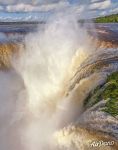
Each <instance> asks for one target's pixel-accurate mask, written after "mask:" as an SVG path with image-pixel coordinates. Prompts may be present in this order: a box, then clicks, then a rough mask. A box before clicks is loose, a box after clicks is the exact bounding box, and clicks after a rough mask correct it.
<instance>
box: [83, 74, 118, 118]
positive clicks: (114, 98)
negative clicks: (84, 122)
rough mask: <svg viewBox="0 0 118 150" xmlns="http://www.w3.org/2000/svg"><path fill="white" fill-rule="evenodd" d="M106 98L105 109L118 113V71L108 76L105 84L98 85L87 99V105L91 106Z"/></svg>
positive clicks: (113, 113) (110, 112)
mask: <svg viewBox="0 0 118 150" xmlns="http://www.w3.org/2000/svg"><path fill="white" fill-rule="evenodd" d="M103 99H104V100H106V105H105V107H104V108H103V111H105V112H107V113H109V114H111V115H113V116H117V115H118V72H114V73H112V74H111V75H110V76H108V78H107V80H106V83H105V84H104V85H102V87H101V86H98V87H97V88H96V89H95V90H94V91H93V92H91V93H90V95H89V96H88V98H87V99H86V100H85V103H84V104H85V107H91V106H93V105H94V104H96V103H97V102H99V101H101V100H103Z"/></svg>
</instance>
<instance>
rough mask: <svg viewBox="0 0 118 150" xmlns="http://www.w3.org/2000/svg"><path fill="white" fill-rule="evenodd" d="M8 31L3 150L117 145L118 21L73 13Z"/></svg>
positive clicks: (1, 108)
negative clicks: (87, 20) (81, 19)
mask: <svg viewBox="0 0 118 150" xmlns="http://www.w3.org/2000/svg"><path fill="white" fill-rule="evenodd" d="M42 26H43V27H42ZM0 32H1V33H0V41H1V43H0V68H1V71H0V150H16V149H17V150H21V149H22V150H89V149H98V150H117V149H118V143H117V142H118V109H117V108H118V99H117V96H118V91H117V89H118V86H117V82H118V74H117V72H118V48H117V47H118V45H117V43H118V26H117V24H85V25H84V24H83V25H79V24H78V22H77V21H76V19H75V18H73V17H72V18H68V17H65V18H63V19H62V18H57V19H51V20H49V22H48V23H46V24H43V25H42V24H41V25H36V24H28V23H27V24H20V25H18V24H11V23H10V24H6V23H5V24H4V23H2V24H1V25H0ZM113 73H116V74H115V75H113V79H112V76H111V77H110V75H112V74H113ZM112 84H113V86H112V87H111V86H110V87H109V85H112ZM107 89H108V90H109V91H108V92H107ZM110 90H111V91H110ZM114 90H115V91H114ZM109 92H111V93H112V92H114V93H115V94H114V96H113V95H112V94H111V95H110V96H109ZM115 96H116V97H115ZM109 99H111V101H112V102H111V101H110V102H109ZM114 99H115V100H114ZM109 107H110V108H109ZM108 108H109V109H108ZM104 109H105V110H106V111H105V110H104Z"/></svg>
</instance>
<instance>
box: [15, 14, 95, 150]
mask: <svg viewBox="0 0 118 150" xmlns="http://www.w3.org/2000/svg"><path fill="white" fill-rule="evenodd" d="M85 41H86V44H85ZM89 44H90V41H89V38H88V34H87V31H86V29H85V28H82V27H80V26H79V24H78V20H77V18H76V16H74V15H63V16H62V15H60V16H59V15H57V16H53V17H52V18H51V19H49V21H48V23H47V24H46V25H45V27H44V29H43V30H40V29H38V30H37V33H30V34H29V35H27V36H26V38H25V49H21V52H20V58H18V60H17V61H16V60H15V63H14V66H15V69H16V70H17V72H18V73H19V74H20V75H21V77H22V79H23V81H24V85H25V88H26V93H27V99H26V107H27V108H28V111H29V114H28V118H29V120H28V123H25V127H24V128H23V129H22V132H21V137H22V144H23V145H24V149H25V150H34V149H35V150H42V149H49V147H50V146H51V148H50V149H51V150H52V149H54V148H52V144H51V143H53V141H51V138H52V135H53V134H54V132H55V131H56V130H57V129H58V128H60V127H61V126H62V124H63V126H64V125H65V124H67V123H70V122H71V121H72V120H73V117H74V116H73V115H75V114H76V113H77V112H78V111H79V108H78V107H77V108H76V111H77V112H76V111H75V110H74V108H75V106H76V105H75V104H74V105H73V108H68V106H69V105H70V104H67V103H70V102H68V101H69V99H71V98H70V97H69V98H67V99H66V100H64V99H65V98H64V96H65V92H66V87H67V84H68V81H69V80H70V78H71V77H72V75H73V74H74V72H75V71H76V69H77V67H78V66H79V65H80V64H81V62H82V61H83V60H84V59H85V58H86V57H87V56H88V55H89V54H90V53H91V52H92V49H91V50H90V49H89V48H90V45H89ZM20 96H21V97H22V95H20ZM63 101H67V102H66V105H65V103H64V102H63ZM61 103H62V104H61ZM71 104H72V102H71ZM70 106H71V105H70ZM80 108H81V105H80ZM66 109H67V112H68V113H67V114H66V113H65V110H66ZM70 111H72V112H74V114H73V115H72V114H71V112H70ZM69 112H70V113H69ZM75 112H76V113H75ZM63 113H65V114H66V115H64V116H63ZM69 114H70V116H71V117H68V115H69ZM66 119H67V120H66ZM71 119H72V120H71ZM61 120H65V122H66V123H62V122H63V121H61ZM24 141H25V142H24ZM50 144H51V145H50Z"/></svg>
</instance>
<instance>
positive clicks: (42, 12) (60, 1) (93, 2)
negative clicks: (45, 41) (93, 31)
mask: <svg viewBox="0 0 118 150" xmlns="http://www.w3.org/2000/svg"><path fill="white" fill-rule="evenodd" d="M65 10H68V11H70V12H74V13H76V14H77V15H78V17H79V16H81V17H86V18H92V17H96V16H103V15H108V14H113V13H118V0H0V20H5V19H6V20H45V19H47V18H48V17H49V16H50V15H51V14H53V13H57V12H59V11H65Z"/></svg>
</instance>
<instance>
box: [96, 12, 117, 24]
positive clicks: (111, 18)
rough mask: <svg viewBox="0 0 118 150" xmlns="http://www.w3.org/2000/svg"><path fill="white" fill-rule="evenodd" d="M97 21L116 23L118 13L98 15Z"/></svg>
mask: <svg viewBox="0 0 118 150" xmlns="http://www.w3.org/2000/svg"><path fill="white" fill-rule="evenodd" d="M94 22H95V23H112V22H113V23H115V22H118V14H112V15H109V16H104V17H98V18H96V19H94Z"/></svg>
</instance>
